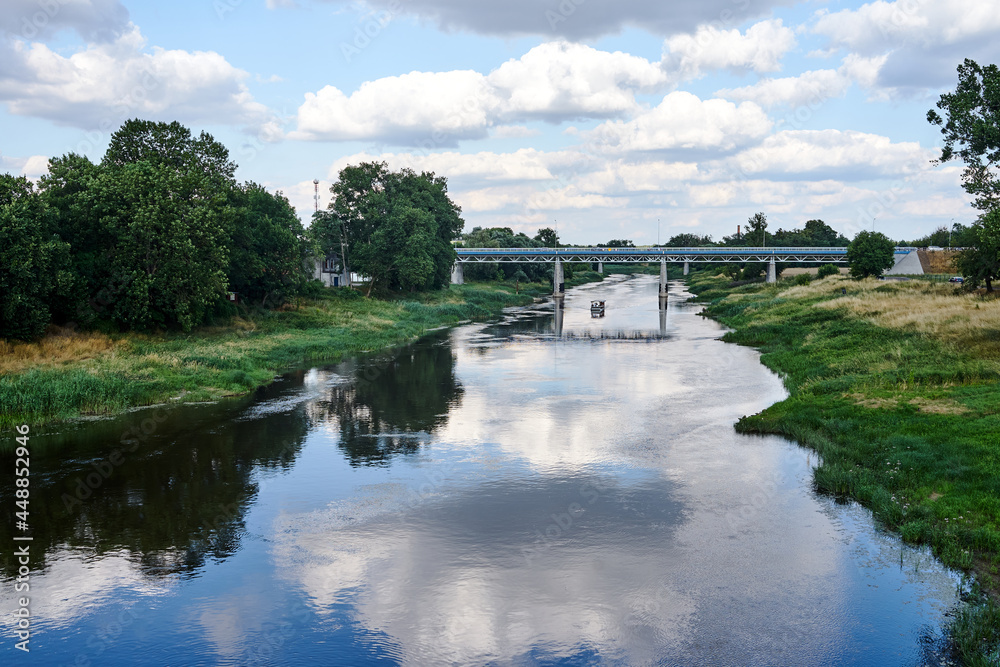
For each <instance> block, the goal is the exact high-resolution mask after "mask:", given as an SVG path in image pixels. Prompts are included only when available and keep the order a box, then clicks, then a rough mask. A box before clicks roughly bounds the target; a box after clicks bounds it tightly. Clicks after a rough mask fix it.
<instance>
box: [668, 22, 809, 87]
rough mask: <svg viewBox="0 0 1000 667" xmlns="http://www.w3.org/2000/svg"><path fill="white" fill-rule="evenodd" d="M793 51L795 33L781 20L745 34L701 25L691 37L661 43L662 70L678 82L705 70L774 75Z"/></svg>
mask: <svg viewBox="0 0 1000 667" xmlns="http://www.w3.org/2000/svg"><path fill="white" fill-rule="evenodd" d="M794 47H795V33H794V32H793V31H792V29H791V28H788V27H785V26H784V25H783V24H782V21H781V19H772V20H769V21H761V22H760V23H757V24H755V25H753V26H751V27H750V28H749V29H748V30H747V31H746V33H744V34H741V33H740V31H739V30H736V29H732V30H724V29H721V28H718V27H716V26H713V25H702V26H699V27H698V30H697V31H696V32H695V33H694V34H682V35H675V36H673V37H670V38H669V39H667V40H666V42H665V43H664V48H665V53H664V56H663V67H664V69H666V70H667V71H670V72H672V73H674V76H675V77H676V78H678V79H694V78H697V77H699V76H702V75H703V74H704V73H705V72H706V71H709V70H721V69H730V70H744V71H745V70H753V71H754V72H776V71H778V70H779V69H781V58H782V57H783V56H784V55H785V54H786V53H788V52H789V51H790V50H791V49H792V48H794Z"/></svg>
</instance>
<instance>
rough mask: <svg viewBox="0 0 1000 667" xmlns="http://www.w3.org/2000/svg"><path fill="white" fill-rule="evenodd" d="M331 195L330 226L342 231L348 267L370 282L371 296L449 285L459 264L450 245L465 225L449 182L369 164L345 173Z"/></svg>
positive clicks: (383, 164) (334, 185) (443, 179)
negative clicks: (382, 290)
mask: <svg viewBox="0 0 1000 667" xmlns="http://www.w3.org/2000/svg"><path fill="white" fill-rule="evenodd" d="M330 191H331V192H332V193H333V195H334V200H333V202H331V204H330V210H331V213H333V214H334V215H335V216H336V220H332V219H331V220H329V221H327V222H329V224H330V225H333V227H331V229H335V228H336V226H337V225H339V226H340V228H339V232H340V234H341V235H342V237H343V238H344V239H346V243H344V244H343V247H344V248H346V251H345V254H346V258H345V259H346V262H347V264H348V265H350V266H351V268H352V269H354V270H356V271H359V272H361V273H364V274H365V275H367V276H368V277H369V278H370V279H371V281H370V283H369V285H368V293H369V294H371V291H372V289H374V287H375V285H376V284H378V285H383V286H385V287H387V288H389V289H410V290H415V289H439V288H441V287H443V286H445V285H446V284H448V281H449V279H450V277H451V268H452V266H453V265H454V263H455V260H456V259H457V255H456V253H455V248H454V246H453V245H452V241H453V240H455V239H456V238H458V235H459V233H460V232H461V230H462V227H463V225H464V224H465V223H464V221H463V220H462V218H461V216H460V213H461V208H460V207H459V206H457V205H456V204H455V203H454V202H452V201H451V199H450V198H449V197H448V187H447V180H446V179H445V178H443V177H438V176H435V175H434V174H433V173H430V172H423V173H420V174H417V173H416V172H414V171H413V170H411V169H403V170H402V171H399V172H392V171H390V170H389V167H388V165H387V164H386V163H385V162H366V163H362V164H360V165H357V166H348V167H345V168H344V169H342V170H341V171H340V175H339V178H338V180H337V182H336V183H334V184H333V186H331V188H330ZM324 233H325V234H327V236H329V232H324Z"/></svg>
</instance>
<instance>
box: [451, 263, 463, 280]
mask: <svg viewBox="0 0 1000 667" xmlns="http://www.w3.org/2000/svg"><path fill="white" fill-rule="evenodd" d="M464 283H465V276H464V275H462V263H461V262H455V266H453V267H451V284H452V285H462V284H464Z"/></svg>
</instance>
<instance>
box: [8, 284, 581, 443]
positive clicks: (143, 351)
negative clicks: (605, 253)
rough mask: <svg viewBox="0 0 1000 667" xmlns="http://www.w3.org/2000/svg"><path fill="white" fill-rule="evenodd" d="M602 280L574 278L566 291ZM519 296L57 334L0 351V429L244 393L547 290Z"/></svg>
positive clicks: (256, 311)
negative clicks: (180, 328)
mask: <svg viewBox="0 0 1000 667" xmlns="http://www.w3.org/2000/svg"><path fill="white" fill-rule="evenodd" d="M600 278H601V277H600V276H599V275H598V274H596V273H592V272H580V273H578V274H577V275H576V276H575V278H574V279H573V280H571V281H567V285H568V286H571V285H577V284H582V283H583V282H588V281H594V280H599V279H600ZM518 290H519V292H520V293H519V294H518V293H515V286H514V284H513V282H512V281H510V282H506V283H503V284H498V283H478V284H467V285H461V286H457V285H453V286H451V287H450V288H449V289H445V290H438V291H434V292H418V293H399V294H396V295H392V296H390V297H389V298H386V299H369V298H365V297H363V296H362V295H361V294H360V293H359V292H357V291H354V290H349V289H346V288H342V289H330V290H320V291H319V293H317V294H316V295H314V296H312V297H308V298H300V299H297V300H295V301H294V302H290V303H288V304H286V305H285V306H283V307H281V308H279V309H266V308H261V307H241V308H240V309H239V312H238V313H237V314H236V315H234V316H232V317H231V318H229V319H227V320H225V321H220V322H219V323H217V324H216V325H214V326H207V327H201V328H198V329H195V330H193V331H191V332H189V333H183V332H161V333H139V332H125V333H102V332H95V331H89V332H88V331H80V330H72V329H57V330H55V331H53V333H52V334H50V335H48V336H46V337H44V338H42V339H40V340H38V341H33V342H21V341H0V405H3V411H2V413H0V425H8V424H14V423H24V422H29V423H35V424H38V423H42V422H46V421H51V420H57V419H67V418H72V417H76V416H79V415H93V414H110V413H115V412H119V411H122V410H125V409H128V408H131V407H135V406H142V405H152V404H158V403H165V402H195V401H206V400H215V399H219V398H222V397H225V396H233V395H240V394H245V393H247V392H249V391H251V390H253V389H254V388H256V387H258V386H261V385H264V384H267V383H269V382H271V380H272V379H273V378H274V376H275V374H277V373H280V372H283V371H286V370H290V369H293V368H296V367H301V366H303V365H307V364H314V363H323V362H331V363H332V362H336V361H338V360H339V359H341V358H342V357H344V356H345V355H350V354H357V353H361V352H367V351H375V350H380V349H384V348H387V347H392V346H396V345H401V344H403V343H406V342H409V341H412V340H414V339H416V338H418V337H419V336H421V335H423V334H424V333H426V332H427V331H428V330H429V329H433V328H436V327H440V326H447V325H451V324H455V323H457V322H461V321H465V320H484V319H488V318H491V317H496V316H497V315H499V314H500V313H501V311H502V310H503V309H504V308H506V307H509V306H518V305H525V304H528V303H531V302H532V301H533V300H534V299H535V298H538V297H541V296H544V295H547V294H551V292H552V286H551V284H548V283H525V282H520V284H519V285H518Z"/></svg>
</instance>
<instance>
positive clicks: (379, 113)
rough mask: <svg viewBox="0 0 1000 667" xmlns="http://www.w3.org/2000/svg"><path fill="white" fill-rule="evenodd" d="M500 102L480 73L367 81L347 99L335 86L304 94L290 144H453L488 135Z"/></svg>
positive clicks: (426, 74)
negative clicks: (296, 141) (363, 141)
mask: <svg viewBox="0 0 1000 667" xmlns="http://www.w3.org/2000/svg"><path fill="white" fill-rule="evenodd" d="M499 106H500V99H499V98H498V97H497V95H496V91H495V90H494V89H493V87H492V86H490V85H489V83H488V82H487V81H486V77H484V76H483V75H482V74H480V73H479V72H474V71H470V70H465V71H452V72H439V73H434V72H410V73H409V74H403V75H401V76H392V77H385V78H382V79H376V80H374V81H367V82H365V83H363V84H362V85H361V87H360V88H358V90H357V91H355V92H354V93H353V94H352V95H350V96H347V95H345V94H344V93H343V92H341V91H340V90H339V89H338V88H335V87H334V86H325V87H324V88H322V89H321V90H320V91H319V92H318V93H306V101H305V103H304V104H303V105H302V106H301V107H299V113H298V128H297V130H296V131H294V132H291V133H289V135H288V136H289V138H292V139H325V140H333V141H342V140H350V139H375V138H379V139H383V140H386V141H392V142H399V143H404V144H405V143H418V142H426V143H427V145H428V146H434V145H439V146H444V145H453V144H454V143H455V141H456V140H458V139H477V138H484V137H485V136H486V135H487V128H488V127H489V126H490V124H491V119H492V117H494V116H495V115H496V110H497V109H498V108H499Z"/></svg>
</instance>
